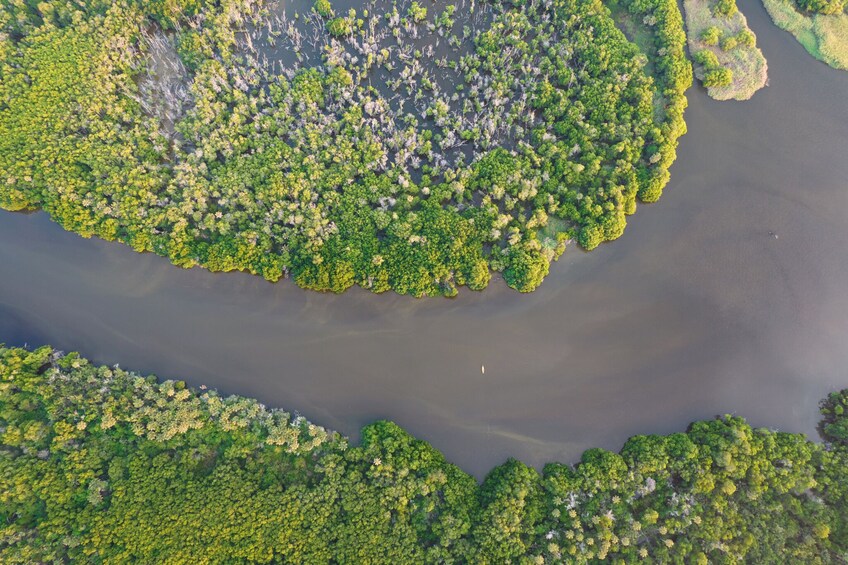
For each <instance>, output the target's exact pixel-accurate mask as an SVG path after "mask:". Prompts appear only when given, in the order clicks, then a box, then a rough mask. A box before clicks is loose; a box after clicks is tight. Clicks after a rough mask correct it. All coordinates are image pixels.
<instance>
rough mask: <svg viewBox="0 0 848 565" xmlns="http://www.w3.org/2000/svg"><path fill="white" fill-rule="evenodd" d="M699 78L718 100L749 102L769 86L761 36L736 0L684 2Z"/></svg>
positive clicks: (692, 0)
mask: <svg viewBox="0 0 848 565" xmlns="http://www.w3.org/2000/svg"><path fill="white" fill-rule="evenodd" d="M683 9H684V12H686V31H687V37H688V40H689V51H690V53H692V58H693V59H694V60H695V76H696V77H698V78H699V79H700V80H701V83H702V84H703V85H704V86H705V87H706V88H707V93H708V94H709V95H710V96H711V97H712V98H715V99H716V100H748V99H749V98H751V97H752V96H753V95H754V93H755V92H757V91H758V90H759V89H761V88H763V87H764V86H766V84H768V65H767V64H766V59H765V57H764V56H763V52H762V51H760V49H759V48H758V47H757V36H756V35H754V32H753V31H751V29H750V28H749V27H748V21H747V20H746V19H745V16H744V15H742V13H741V12H740V11H739V9H738V8H737V6H736V0H684V2H683Z"/></svg>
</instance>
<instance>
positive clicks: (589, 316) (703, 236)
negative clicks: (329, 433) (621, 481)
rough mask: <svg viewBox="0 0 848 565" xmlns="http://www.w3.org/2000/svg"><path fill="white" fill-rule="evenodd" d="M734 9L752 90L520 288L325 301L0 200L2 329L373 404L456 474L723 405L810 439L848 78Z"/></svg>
mask: <svg viewBox="0 0 848 565" xmlns="http://www.w3.org/2000/svg"><path fill="white" fill-rule="evenodd" d="M739 7H740V9H741V10H742V11H743V12H744V13H745V15H746V16H747V18H748V22H749V25H750V26H751V28H752V29H753V30H754V32H755V33H756V34H757V37H758V44H759V46H760V47H761V49H762V50H763V53H764V54H765V56H766V58H767V59H768V63H769V74H770V86H769V87H767V88H766V89H764V90H762V91H760V92H758V93H757V94H756V95H755V96H754V98H753V99H752V100H751V101H749V102H745V103H734V102H715V101H712V100H710V99H708V98H707V96H706V93H705V92H704V91H703V89H701V88H700V87H693V88H692V89H691V90H690V92H689V101H690V106H689V109H688V110H687V112H686V121H687V124H688V127H689V133H688V134H687V135H686V136H684V137H683V138H682V139H681V143H680V148H679V153H678V160H677V162H676V163H675V165H674V167H673V168H672V171H671V172H672V180H671V183H670V184H669V186H668V188H667V189H666V192H665V195H664V196H663V197H662V199H661V200H660V201H659V202H658V203H656V204H652V205H640V207H639V210H638V212H637V213H636V215H635V216H633V217H631V218H630V220H629V225H628V228H627V230H626V232H625V234H624V236H623V237H622V238H621V239H620V240H618V241H616V242H613V243H611V244H607V245H603V246H601V247H600V248H599V249H597V250H595V251H593V252H592V253H589V254H586V253H582V252H580V251H578V250H576V249H574V248H572V249H569V250H568V251H566V253H565V255H564V256H563V258H562V259H561V260H560V261H559V262H558V263H556V264H555V265H554V266H553V267H552V269H551V274H550V276H549V277H548V279H547V280H546V281H545V283H544V284H543V285H542V287H541V288H540V289H539V290H538V291H536V292H535V293H533V294H530V295H520V294H518V293H516V292H514V291H512V290H510V289H508V288H507V287H506V285H504V284H503V283H502V282H501V281H499V280H494V281H493V283H492V285H490V287H489V288H488V289H487V290H486V291H484V292H482V293H475V292H471V291H468V290H465V289H463V290H461V291H460V295H459V297H458V298H456V299H452V300H449V299H442V298H432V299H425V300H415V299H413V298H409V297H403V296H397V295H394V294H384V295H372V294H370V293H368V292H365V291H362V290H359V289H353V290H351V291H349V292H347V293H346V294H343V295H340V296H335V295H322V294H317V293H314V292H309V291H303V290H300V289H298V288H297V287H295V286H294V284H293V283H292V282H291V281H284V282H281V283H278V284H269V283H267V282H265V281H263V280H261V279H259V278H258V277H252V276H250V275H245V274H241V273H230V274H211V273H209V272H207V271H203V270H200V269H193V270H183V269H179V268H177V267H174V266H171V265H170V264H169V263H168V262H167V261H166V260H165V259H162V258H158V257H155V256H152V255H139V254H136V253H135V252H133V251H132V250H131V249H129V248H128V247H125V246H121V245H118V244H113V243H106V242H103V241H99V240H84V239H82V238H80V237H78V236H76V235H74V234H71V233H66V232H64V231H62V229H61V228H59V227H58V226H56V225H54V224H52V223H51V222H50V221H49V219H48V218H47V216H46V215H45V214H43V213H38V214H28V215H25V214H13V213H8V212H0V342H5V343H7V344H9V345H22V344H24V343H28V344H30V345H33V346H35V345H40V344H44V343H49V344H52V345H54V346H55V347H57V348H59V349H63V350H65V351H71V350H77V351H80V352H81V353H82V354H83V355H85V356H88V357H89V358H92V359H93V360H95V361H97V362H101V363H108V364H115V363H119V364H120V365H121V366H122V367H124V368H127V369H134V370H138V371H140V372H144V373H150V372H152V373H156V374H157V375H159V376H160V377H163V378H182V379H185V380H186V381H187V382H189V383H190V384H193V385H200V384H206V385H208V386H212V387H217V388H219V389H220V390H222V391H223V392H226V393H238V394H242V395H247V396H252V397H256V398H259V399H260V400H261V401H262V402H264V403H266V404H267V405H273V406H281V407H284V408H287V409H289V410H299V411H300V412H301V413H302V414H303V415H305V416H306V417H307V418H309V419H310V420H312V421H314V422H315V423H317V424H320V425H324V426H326V427H329V428H333V429H337V430H339V431H341V432H343V433H346V434H351V435H352V436H354V438H355V437H356V434H357V431H358V429H359V427H360V426H362V425H364V424H366V423H368V422H370V421H373V420H375V419H378V418H388V419H392V420H394V421H396V422H398V423H399V424H401V425H402V426H404V427H405V428H406V429H407V430H409V431H410V432H411V433H413V434H415V435H416V436H418V437H420V438H422V439H426V440H428V441H430V442H432V443H433V445H434V446H435V447H436V448H438V449H439V450H441V451H442V452H443V453H445V455H446V456H447V457H448V458H449V459H450V460H451V461H453V462H455V463H457V464H459V465H460V466H461V467H462V468H463V469H465V470H467V471H469V472H472V473H474V474H476V475H477V476H482V475H483V474H484V473H485V472H486V471H488V470H489V469H490V468H491V467H492V466H493V465H496V464H498V463H501V462H503V461H504V460H505V459H506V458H507V457H509V456H513V457H517V458H520V459H522V460H523V461H525V462H527V463H529V464H533V465H537V466H539V465H542V464H544V463H545V462H548V461H563V462H574V461H576V460H577V459H578V458H579V456H580V453H581V452H582V451H583V450H584V449H586V448H588V447H594V446H600V447H605V448H608V449H614V450H617V449H619V448H620V447H621V445H622V444H623V442H624V441H625V440H626V438H627V437H628V436H631V435H633V434H640V433H669V432H673V431H677V430H682V429H684V428H685V427H686V425H687V424H688V422H690V421H691V420H695V419H701V418H709V417H712V416H714V415H716V414H720V413H735V414H739V415H743V416H745V417H747V418H748V419H749V421H750V422H751V423H752V424H753V425H755V426H766V427H773V428H779V429H782V430H786V431H797V432H805V433H808V434H810V435H814V434H815V424H816V422H817V420H818V418H817V402H818V400H819V399H820V398H821V397H823V396H824V395H825V394H826V393H827V392H828V391H830V390H833V389H836V388H843V387H846V386H848V293H846V292H845V289H846V288H848V73H845V72H842V71H837V70H834V69H831V68H829V67H827V66H826V65H824V64H822V63H819V62H817V61H815V60H814V59H812V58H811V57H810V56H809V55H807V53H806V52H805V51H804V49H803V47H802V46H801V45H800V44H798V42H797V41H796V40H795V39H794V38H793V37H792V36H791V35H789V34H788V33H785V32H782V31H780V30H779V29H777V28H776V27H774V26H773V25H772V24H771V21H770V20H769V18H768V15H767V14H766V13H765V11H764V9H763V7H762V5H761V4H760V3H758V2H754V1H751V0H740V1H739ZM775 234H776V235H777V236H778V237H777V238H775V237H774V235H775ZM483 365H485V368H486V370H485V373H482V372H481V366H483Z"/></svg>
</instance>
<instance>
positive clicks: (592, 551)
mask: <svg viewBox="0 0 848 565" xmlns="http://www.w3.org/2000/svg"><path fill="white" fill-rule="evenodd" d="M846 409H848V390H846V391H842V392H839V393H834V394H832V395H831V396H830V397H828V398H827V399H826V400H825V401H824V402H823V403H822V413H823V415H824V419H823V422H822V429H823V434H824V437H825V439H826V440H827V441H826V443H825V444H818V443H813V442H811V441H809V440H808V439H807V438H806V437H804V436H803V435H801V434H791V433H784V432H776V431H770V430H767V429H754V428H752V427H751V426H750V425H748V424H747V423H746V422H745V421H744V420H743V419H742V418H739V417H734V416H722V417H720V418H717V419H715V420H711V421H702V422H695V423H693V424H692V425H691V426H690V427H689V429H688V430H687V431H686V432H683V433H675V434H671V435H668V436H653V435H652V436H634V437H632V438H631V439H630V440H628V441H627V443H626V444H625V445H624V447H623V448H622V450H621V451H620V452H619V453H613V452H609V451H604V450H601V449H590V450H588V451H586V452H585V453H584V454H583V457H582V458H581V460H580V462H579V463H578V464H576V465H573V466H572V465H566V464H560V463H554V464H550V465H547V466H546V467H545V468H544V470H543V472H542V473H540V472H538V471H536V470H535V469H532V468H530V467H528V466H526V465H524V464H523V463H521V462H519V461H516V460H509V461H507V462H506V463H504V464H503V465H501V466H499V467H497V468H495V469H493V470H492V471H491V473H489V475H488V476H487V477H486V478H485V480H484V481H483V483H482V484H478V483H477V482H476V481H475V480H474V478H473V477H471V476H470V475H468V474H466V473H464V472H463V471H462V470H460V469H459V468H457V467H456V466H454V465H452V464H450V463H448V462H447V461H446V460H445V458H444V457H443V456H442V455H441V454H440V453H439V452H438V451H436V450H435V449H434V448H432V447H431V446H430V445H428V444H426V443H425V442H422V441H419V440H416V439H415V438H413V437H411V436H410V435H409V434H407V433H406V432H404V431H403V430H402V429H401V428H399V427H398V426H396V425H395V424H392V423H390V422H377V423H374V424H372V425H370V426H367V427H366V428H364V429H363V431H362V439H361V442H360V444H359V445H351V444H350V443H349V442H348V441H347V440H346V439H345V438H344V437H342V436H340V435H339V434H337V433H334V432H331V431H327V430H324V429H323V428H321V427H319V426H316V425H314V424H311V423H309V422H307V421H306V420H305V419H304V418H302V417H300V416H297V415H291V414H289V413H286V412H283V411H281V410H270V409H268V408H266V407H264V406H262V405H261V404H259V403H258V402H256V401H254V400H250V399H247V398H243V397H238V396H230V397H222V396H220V395H218V394H217V393H215V392H214V391H209V390H197V389H192V388H191V387H188V386H186V385H185V383H183V382H179V381H158V380H157V379H155V378H154V377H142V376H140V375H137V374H135V373H131V372H127V371H124V370H122V369H119V368H117V367H102V366H96V365H93V364H91V363H89V362H88V361H86V360H85V359H83V358H81V357H80V356H79V355H77V354H69V355H63V354H61V353H59V352H57V351H55V350H53V349H51V348H49V347H43V348H40V349H37V350H35V351H26V350H23V349H5V348H0V518H2V526H0V560H2V561H3V562H4V563H33V562H86V563H124V562H168V563H181V562H187V563H224V562H236V561H237V562H250V563H271V562H298V563H330V562H333V563H362V562H370V563H504V562H509V563H561V562H568V563H597V562H601V561H605V562H606V561H608V562H613V563H629V562H635V561H640V560H642V561H646V562H658V563H738V562H740V561H742V562H748V563H839V562H842V561H844V559H845V557H846V555H848V434H846V433H845V430H846V429H848V425H846V421H848V419H846V416H845V411H846Z"/></svg>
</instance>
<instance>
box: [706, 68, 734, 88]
mask: <svg viewBox="0 0 848 565" xmlns="http://www.w3.org/2000/svg"><path fill="white" fill-rule="evenodd" d="M732 82H733V71H731V70H730V69H728V68H725V67H719V68H717V69H707V70H705V71H704V80H703V83H704V86H706V87H707V88H709V87H711V86H728V85H729V84H730V83H732Z"/></svg>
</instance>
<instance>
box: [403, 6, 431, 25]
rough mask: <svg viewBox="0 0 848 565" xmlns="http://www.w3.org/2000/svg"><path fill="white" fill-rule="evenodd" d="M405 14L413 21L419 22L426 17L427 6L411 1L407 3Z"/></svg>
mask: <svg viewBox="0 0 848 565" xmlns="http://www.w3.org/2000/svg"><path fill="white" fill-rule="evenodd" d="M407 15H409V18H410V19H411V20H412V21H413V22H415V23H421V22H423V21H424V20H425V19H426V18H427V8H425V7H424V6H422V5H421V4H420V3H418V2H413V3H412V4H410V5H409V10H408V11H407Z"/></svg>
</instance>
